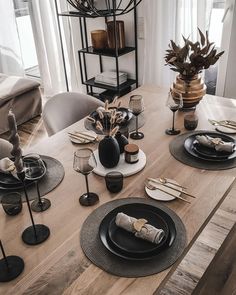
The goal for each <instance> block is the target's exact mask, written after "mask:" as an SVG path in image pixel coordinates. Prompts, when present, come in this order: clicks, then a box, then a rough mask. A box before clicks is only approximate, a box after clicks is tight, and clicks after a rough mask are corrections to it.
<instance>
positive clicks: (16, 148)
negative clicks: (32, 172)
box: [8, 110, 23, 173]
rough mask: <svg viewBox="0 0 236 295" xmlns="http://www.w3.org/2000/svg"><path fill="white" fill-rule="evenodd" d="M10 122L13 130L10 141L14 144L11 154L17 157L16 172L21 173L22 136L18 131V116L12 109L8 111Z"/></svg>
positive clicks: (10, 127) (11, 130) (15, 161)
mask: <svg viewBox="0 0 236 295" xmlns="http://www.w3.org/2000/svg"><path fill="white" fill-rule="evenodd" d="M8 124H9V129H10V132H11V134H10V137H9V141H10V143H11V144H12V145H13V149H12V151H11V154H12V156H13V157H14V158H15V159H14V164H15V167H16V172H17V173H20V172H22V171H23V161H22V150H21V148H20V137H19V135H18V133H17V125H16V118H15V115H14V114H13V112H12V111H11V110H10V111H9V113H8Z"/></svg>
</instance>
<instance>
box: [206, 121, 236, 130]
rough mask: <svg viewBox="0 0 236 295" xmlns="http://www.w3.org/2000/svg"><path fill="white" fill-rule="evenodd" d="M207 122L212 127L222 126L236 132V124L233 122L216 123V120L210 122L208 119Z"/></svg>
mask: <svg viewBox="0 0 236 295" xmlns="http://www.w3.org/2000/svg"><path fill="white" fill-rule="evenodd" d="M208 121H209V123H211V125H213V126H222V127H226V128H229V129H234V130H236V122H235V121H231V120H222V121H216V120H210V119H208Z"/></svg>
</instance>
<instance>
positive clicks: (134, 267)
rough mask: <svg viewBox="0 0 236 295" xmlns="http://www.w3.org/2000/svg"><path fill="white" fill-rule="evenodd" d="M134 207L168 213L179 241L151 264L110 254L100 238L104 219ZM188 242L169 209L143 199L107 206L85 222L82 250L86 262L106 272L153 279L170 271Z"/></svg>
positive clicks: (150, 262) (177, 218)
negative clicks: (112, 211) (111, 214)
mask: <svg viewBox="0 0 236 295" xmlns="http://www.w3.org/2000/svg"><path fill="white" fill-rule="evenodd" d="M132 203H141V204H149V205H152V206H155V207H158V208H160V209H162V210H163V211H165V212H166V213H167V214H169V216H170V217H171V218H172V219H173V221H174V223H175V227H176V232H177V233H176V238H175V241H174V242H173V244H172V246H171V247H170V248H168V249H167V250H165V251H164V252H162V253H159V254H158V255H157V256H155V257H154V258H152V259H150V260H145V261H143V260H142V261H136V260H135V261H133V260H132V261H131V260H126V259H123V258H120V257H117V256H116V255H114V254H112V253H110V252H109V251H108V250H107V249H106V248H105V247H104V246H103V244H102V242H101V241H100V237H99V232H98V231H99V226H100V223H101V221H102V220H103V218H104V217H105V216H106V215H107V214H108V213H109V212H110V211H111V210H113V209H115V208H117V207H119V206H121V205H125V204H132ZM186 242H187V238H186V230H185V227H184V224H183V223H182V221H181V219H180V218H179V217H178V216H177V215H176V214H175V213H174V212H173V211H172V210H170V209H169V208H167V207H165V206H163V205H159V204H157V202H156V201H153V200H147V199H143V198H127V199H120V200H114V201H111V202H108V203H106V204H104V205H102V206H100V207H99V208H97V209H96V210H94V211H93V212H92V213H91V214H90V215H89V216H88V218H87V219H86V220H85V222H84V224H83V227H82V229H81V233H80V243H81V247H82V249H83V251H84V253H85V255H86V256H87V258H88V259H89V260H90V261H91V262H92V263H94V264H95V265H96V266H98V267H99V268H101V269H103V270H105V271H106V272H108V273H110V274H113V275H116V276H120V277H128V278H136V277H144V276H149V275H153V274H156V273H159V272H161V271H163V270H164V269H166V268H168V267H170V266H171V265H172V264H173V263H174V262H175V261H176V260H177V259H178V258H179V257H180V255H181V254H182V252H183V251H184V248H185V245H186Z"/></svg>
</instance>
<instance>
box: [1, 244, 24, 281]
mask: <svg viewBox="0 0 236 295" xmlns="http://www.w3.org/2000/svg"><path fill="white" fill-rule="evenodd" d="M0 248H1V252H2V255H3V258H2V259H1V260H0V282H9V281H12V280H14V279H15V278H17V277H18V276H19V275H20V274H21V273H22V271H23V270H24V267H25V264H24V261H23V259H22V258H20V257H19V256H6V254H5V251H4V248H3V245H2V241H1V240H0Z"/></svg>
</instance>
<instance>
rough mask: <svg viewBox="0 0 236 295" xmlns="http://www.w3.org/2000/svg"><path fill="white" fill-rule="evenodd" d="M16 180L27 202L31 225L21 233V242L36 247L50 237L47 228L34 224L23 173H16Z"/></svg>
mask: <svg viewBox="0 0 236 295" xmlns="http://www.w3.org/2000/svg"><path fill="white" fill-rule="evenodd" d="M17 176H18V178H19V179H20V180H21V182H22V184H23V187H24V193H25V198H26V202H27V207H28V210H29V214H30V219H31V223H32V225H31V226H29V227H27V228H26V229H25V230H24V231H23V233H22V240H23V241H24V242H25V243H26V244H28V245H38V244H41V243H43V242H44V241H46V240H47V239H48V237H49V235H50V230H49V228H48V227H47V226H46V225H44V224H35V222H34V218H33V214H32V211H31V208H30V202H29V197H28V194H27V189H26V185H25V172H24V171H22V172H21V173H17Z"/></svg>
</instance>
